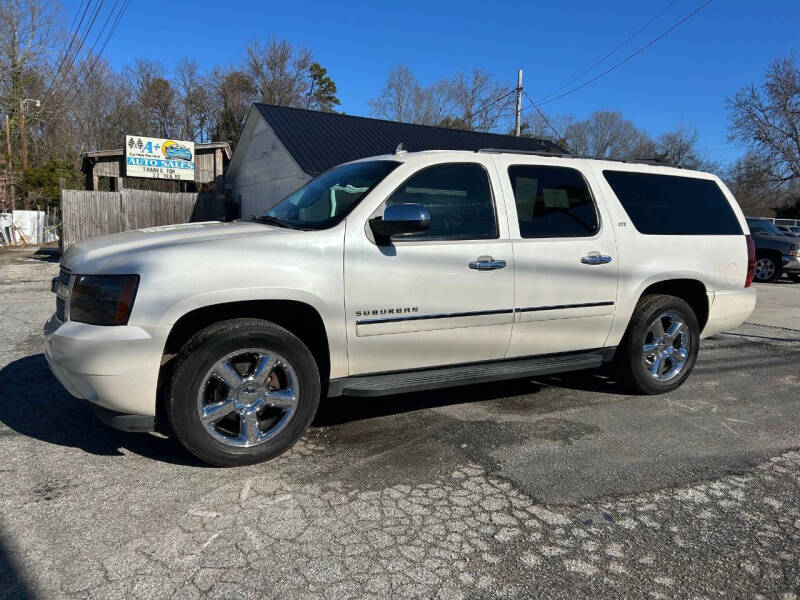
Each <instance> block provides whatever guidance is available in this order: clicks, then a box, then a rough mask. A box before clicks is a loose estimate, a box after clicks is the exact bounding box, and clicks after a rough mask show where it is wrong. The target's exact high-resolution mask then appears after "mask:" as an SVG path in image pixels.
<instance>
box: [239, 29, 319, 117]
mask: <svg viewBox="0 0 800 600" xmlns="http://www.w3.org/2000/svg"><path fill="white" fill-rule="evenodd" d="M245 52H246V57H245V71H246V73H247V74H248V76H249V77H250V79H251V81H252V82H253V84H254V85H255V87H256V89H257V90H258V94H259V97H260V100H261V102H265V103H267V104H278V105H281V106H297V107H299V106H303V105H304V99H305V97H306V93H307V89H308V80H307V76H308V70H309V67H311V64H312V63H313V60H312V58H311V51H310V50H309V49H308V48H302V47H300V48H294V47H292V45H291V44H290V43H289V42H287V41H285V40H276V39H271V40H269V41H268V42H266V43H265V44H263V45H262V44H259V43H258V42H256V41H252V42H250V44H248V46H247V48H246V50H245Z"/></svg>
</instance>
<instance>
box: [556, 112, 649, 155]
mask: <svg viewBox="0 0 800 600" xmlns="http://www.w3.org/2000/svg"><path fill="white" fill-rule="evenodd" d="M564 140H565V143H566V145H567V147H568V149H569V150H570V151H571V152H573V153H574V154H580V155H582V156H595V157H598V158H609V159H630V158H643V157H650V156H652V154H653V141H652V140H651V139H650V136H648V135H647V133H645V132H644V131H642V130H640V129H638V128H637V127H636V126H635V125H634V124H633V123H632V122H631V121H629V120H627V119H624V118H623V117H622V115H621V114H620V113H619V112H616V111H608V110H598V111H596V112H594V113H593V114H592V115H591V116H589V117H588V118H587V119H584V120H582V121H572V122H571V123H570V124H569V125H568V126H567V128H566V130H565V131H564Z"/></svg>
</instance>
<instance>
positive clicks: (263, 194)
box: [225, 104, 564, 217]
mask: <svg viewBox="0 0 800 600" xmlns="http://www.w3.org/2000/svg"><path fill="white" fill-rule="evenodd" d="M401 143H402V144H403V148H404V149H405V150H408V151H409V152H418V151H421V150H473V151H474V150H480V149H481V148H501V149H504V150H511V151H514V150H517V151H552V152H553V153H561V152H564V150H563V149H561V148H560V147H559V146H557V145H556V144H554V143H553V142H551V141H549V140H542V139H536V138H526V137H513V136H508V135H499V134H496V133H480V132H477V131H463V130H459V129H448V128H444V127H432V126H428V125H412V124H410V123H398V122H395V121H385V120H382V119H370V118H366V117H354V116H351V115H343V114H339V113H331V112H319V111H314V110H305V109H300V108H288V107H285V106H273V105H267V104H254V105H253V107H252V108H251V110H250V113H249V114H248V116H247V120H246V121H245V125H244V130H243V132H242V136H241V138H240V139H239V143H238V144H237V146H236V150H235V151H234V153H233V158H231V163H230V166H229V167H228V170H227V173H226V176H225V181H226V187H229V188H230V189H231V192H232V197H233V200H234V201H238V202H239V203H240V205H241V206H240V210H241V215H242V216H243V217H247V216H250V215H256V214H263V213H264V212H266V211H267V210H268V209H270V208H271V207H272V206H274V205H275V204H276V203H277V202H278V201H279V200H281V199H282V198H283V197H285V196H286V195H287V194H289V193H291V192H292V191H294V190H295V189H297V188H299V187H300V186H301V185H303V184H304V183H305V182H307V181H308V180H309V179H311V178H313V177H315V176H317V175H319V174H320V173H323V172H325V171H327V170H328V169H330V168H331V167H335V166H336V165H340V164H342V163H345V162H348V161H351V160H357V159H359V158H366V157H368V156H377V155H381V154H391V153H392V152H394V151H395V149H396V148H397V146H398V144H401Z"/></svg>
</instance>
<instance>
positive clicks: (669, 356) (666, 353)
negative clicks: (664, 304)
mask: <svg viewBox="0 0 800 600" xmlns="http://www.w3.org/2000/svg"><path fill="white" fill-rule="evenodd" d="M691 349H692V336H691V333H690V332H689V328H688V327H686V323H685V322H684V320H683V318H682V317H681V316H680V315H678V314H675V313H672V312H667V313H662V314H661V315H659V316H658V317H656V318H655V319H654V320H653V322H652V323H650V326H649V327H648V328H647V334H646V335H645V339H644V345H643V346H642V361H643V362H644V367H645V369H647V371H648V372H649V373H650V376H651V377H653V379H656V380H658V381H669V380H670V379H672V378H674V377H676V376H677V375H678V374H679V373H680V372H681V371H682V370H683V368H684V367H685V366H686V361H688V360H689V353H690V352H691Z"/></svg>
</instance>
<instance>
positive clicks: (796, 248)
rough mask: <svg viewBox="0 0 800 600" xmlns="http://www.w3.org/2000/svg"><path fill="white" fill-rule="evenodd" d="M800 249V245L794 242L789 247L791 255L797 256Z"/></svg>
mask: <svg viewBox="0 0 800 600" xmlns="http://www.w3.org/2000/svg"><path fill="white" fill-rule="evenodd" d="M798 251H800V246H798V245H797V244H792V245H791V246H790V247H789V256H797V255H798Z"/></svg>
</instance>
